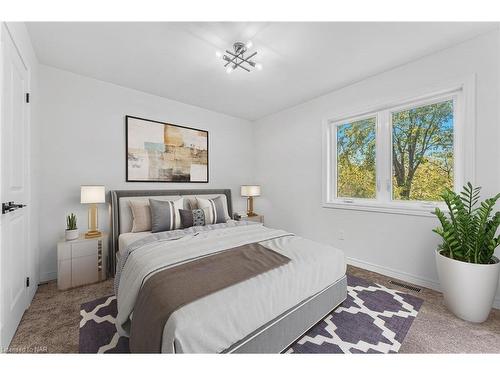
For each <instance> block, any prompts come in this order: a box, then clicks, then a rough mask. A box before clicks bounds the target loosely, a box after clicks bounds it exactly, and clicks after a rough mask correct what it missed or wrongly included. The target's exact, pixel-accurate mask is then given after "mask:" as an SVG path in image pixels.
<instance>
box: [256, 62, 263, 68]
mask: <svg viewBox="0 0 500 375" xmlns="http://www.w3.org/2000/svg"><path fill="white" fill-rule="evenodd" d="M255 68H256V69H257V70H262V68H264V67H263V66H262V64H261V63H257V64H255Z"/></svg>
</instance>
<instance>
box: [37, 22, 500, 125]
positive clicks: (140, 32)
mask: <svg viewBox="0 0 500 375" xmlns="http://www.w3.org/2000/svg"><path fill="white" fill-rule="evenodd" d="M27 26H28V30H29V33H30V35H31V38H32V42H33V45H34V48H35V51H36V53H37V56H38V58H39V60H40V62H41V63H43V64H47V65H51V66H54V67H57V68H60V69H64V70H68V71H71V72H75V73H78V74H82V75H85V76H89V77H93V78H97V79H100V80H103V81H108V82H112V83H115V84H118V85H122V86H126V87H130V88H134V89H137V90H141V91H144V92H148V93H151V94H155V95H159V96H162V97H166V98H169V99H174V100H178V101H181V102H184V103H188V104H192V105H196V106H200V107H204V108H207V109H211V110H214V111H218V112H222V113H226V114H229V115H233V116H236V117H240V118H245V119H249V120H255V119H259V118H261V117H264V116H266V115H269V114H271V113H274V112H277V111H280V110H282V109H285V108H288V107H291V106H293V105H296V104H299V103H302V102H304V101H307V100H309V99H312V98H314V97H317V96H319V95H322V94H325V93H327V92H329V91H332V90H334V89H336V88H339V87H342V86H345V85H346V84H349V83H352V82H355V81H358V80H360V79H363V78H366V77H368V76H371V75H373V74H376V73H380V72H382V71H385V70H387V69H390V68H393V67H395V66H398V65H400V64H403V63H406V62H409V61H411V60H414V59H416V58H418V57H421V56H424V55H426V54H429V53H432V52H435V51H437V50H440V49H442V48H446V47H448V46H451V45H454V44H457V43H459V42H461V41H464V40H467V39H470V38H472V37H474V36H477V35H479V34H482V33H484V32H486V31H488V30H490V29H493V28H495V27H498V24H495V23H337V22H331V23H306V22H300V23H290V22H288V23H279V22H269V23H259V22H236V23H233V22H220V23H214V22H207V23H203V22H186V23H172V22H162V23H151V22H149V23H135V22H105V23H94V22H89V23H87V22H85V23H72V22H68V23H55V22H45V23H32V22H31V23H27ZM250 39H251V40H252V42H253V45H254V47H253V48H252V49H255V50H256V51H258V55H257V57H258V60H259V61H260V62H261V63H262V64H263V65H264V69H263V70H262V71H254V72H250V73H247V72H245V71H243V70H239V71H235V72H233V73H232V74H227V73H226V72H225V69H224V67H223V62H222V60H220V59H217V58H216V57H215V51H216V50H225V49H227V48H230V46H231V45H232V43H233V42H234V41H236V40H241V41H247V40H250Z"/></svg>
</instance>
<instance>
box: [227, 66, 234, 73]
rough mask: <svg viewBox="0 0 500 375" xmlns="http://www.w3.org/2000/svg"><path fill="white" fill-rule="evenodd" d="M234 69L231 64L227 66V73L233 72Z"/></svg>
mask: <svg viewBox="0 0 500 375" xmlns="http://www.w3.org/2000/svg"><path fill="white" fill-rule="evenodd" d="M233 70H234V68H233V67H232V66H231V65H229V66H228V67H227V68H226V73H227V74H231V73H232V72H233Z"/></svg>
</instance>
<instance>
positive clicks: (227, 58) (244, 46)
mask: <svg viewBox="0 0 500 375" xmlns="http://www.w3.org/2000/svg"><path fill="white" fill-rule="evenodd" d="M252 46H253V43H252V41H250V40H249V41H248V42H246V43H243V42H236V43H234V44H233V49H234V52H231V51H229V50H226V54H224V55H223V54H222V53H221V52H219V51H217V52H215V56H217V57H218V58H220V57H222V60H224V62H225V64H224V67H225V68H226V73H228V74H230V73H232V72H233V70H236V69H237V68H241V69H243V70H246V71H247V72H250V68H256V69H257V70H262V64H261V63H256V62H255V61H252V60H251V58H252V57H254V56H255V55H257V52H254V53H252V54H250V55H248V56H245V53H247V52H248V49H249V48H251V47H252ZM245 64H247V65H245Z"/></svg>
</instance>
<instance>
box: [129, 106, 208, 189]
mask: <svg viewBox="0 0 500 375" xmlns="http://www.w3.org/2000/svg"><path fill="white" fill-rule="evenodd" d="M125 153H126V154H125V170H126V181H127V182H176V183H208V181H209V136H208V131H207V130H203V129H196V128H192V127H187V126H181V125H176V124H172V123H168V122H162V121H156V120H150V119H146V118H142V117H136V116H130V115H126V116H125Z"/></svg>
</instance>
